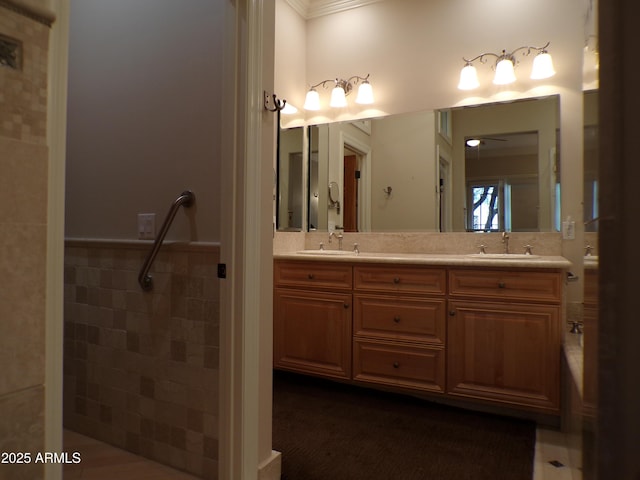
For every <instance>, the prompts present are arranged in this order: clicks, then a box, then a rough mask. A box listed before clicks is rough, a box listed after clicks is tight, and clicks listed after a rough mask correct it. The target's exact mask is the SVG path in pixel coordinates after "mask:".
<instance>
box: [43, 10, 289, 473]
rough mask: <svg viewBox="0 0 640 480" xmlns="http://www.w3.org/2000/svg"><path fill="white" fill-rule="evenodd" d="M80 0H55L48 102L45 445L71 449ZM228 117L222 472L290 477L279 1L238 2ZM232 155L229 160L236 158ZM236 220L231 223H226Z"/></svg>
mask: <svg viewBox="0 0 640 480" xmlns="http://www.w3.org/2000/svg"><path fill="white" fill-rule="evenodd" d="M70 2H71V0H51V3H50V8H51V10H52V11H53V13H54V14H55V16H56V21H55V22H54V24H53V26H52V29H51V36H50V50H49V72H48V75H49V78H48V86H49V99H48V102H49V103H48V111H49V115H48V125H47V127H48V145H49V164H50V170H49V180H48V182H49V183H48V228H47V265H46V268H47V300H46V302H47V305H46V311H47V318H46V322H47V330H46V353H45V358H46V372H45V382H46V389H45V439H44V441H45V444H44V446H45V450H46V451H54V452H61V451H63V450H62V449H63V445H62V428H63V427H62V401H63V400H62V399H63V396H62V386H63V375H62V362H63V343H62V341H63V298H64V292H63V272H64V201H65V158H66V125H67V115H66V110H67V85H68V74H67V65H68V51H69V13H70ZM228 5H229V6H228V9H227V12H226V15H227V20H226V22H225V24H226V25H227V27H228V28H227V31H226V32H225V64H224V68H225V72H226V73H225V79H224V93H225V94H224V95H221V96H220V98H221V108H222V109H223V111H224V114H225V115H226V117H227V118H229V119H231V121H229V122H226V123H225V127H224V128H225V131H224V132H223V136H222V138H223V145H222V148H221V152H220V155H221V156H222V159H223V161H222V162H221V172H220V175H221V189H222V199H223V203H224V205H221V207H220V212H221V217H220V220H221V225H222V228H221V257H220V258H221V259H220V261H221V263H226V264H227V279H226V280H221V288H220V304H221V308H220V324H221V326H220V382H219V392H220V401H219V404H220V410H219V416H220V430H219V472H218V473H219V478H234V479H237V480H255V479H258V478H260V479H261V480H263V479H264V480H270V479H278V478H280V463H279V462H280V456H279V454H278V453H277V452H274V451H272V450H271V396H272V382H271V370H272V368H271V365H272V335H273V333H272V330H273V328H272V302H273V298H272V275H271V272H272V268H273V267H272V254H273V247H272V236H271V232H272V215H271V210H272V206H271V203H270V202H268V201H266V200H265V199H267V198H269V199H270V198H271V191H272V183H273V169H272V168H273V167H272V160H273V158H274V157H273V155H274V154H275V139H274V130H273V128H274V125H275V123H274V116H273V115H272V114H271V113H269V112H267V111H266V110H264V109H263V106H262V104H263V103H262V102H263V90H272V89H273V68H274V61H273V52H274V45H273V42H264V39H268V38H273V36H274V35H273V31H274V29H275V3H274V2H273V1H271V0H239V1H237V2H228ZM226 159H228V160H226ZM225 226H228V228H225ZM45 478H46V479H47V480H61V479H62V465H60V464H46V465H45Z"/></svg>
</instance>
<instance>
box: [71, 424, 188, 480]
mask: <svg viewBox="0 0 640 480" xmlns="http://www.w3.org/2000/svg"><path fill="white" fill-rule="evenodd" d="M63 442H64V450H65V451H67V452H80V454H81V455H82V461H81V462H80V463H78V464H75V465H74V464H68V465H65V466H64V480H115V479H117V480H197V477H194V476H192V475H188V474H186V473H184V472H180V471H178V470H174V469H172V468H169V467H166V466H164V465H161V464H159V463H156V462H153V461H151V460H148V459H146V458H144V457H139V456H137V455H134V454H133V453H129V452H126V451H124V450H121V449H119V448H116V447H112V446H111V445H107V444H106V443H102V442H99V441H98V440H94V439H93V438H89V437H85V436H84V435H80V434H79V433H75V432H72V431H70V430H65V431H64V440H63Z"/></svg>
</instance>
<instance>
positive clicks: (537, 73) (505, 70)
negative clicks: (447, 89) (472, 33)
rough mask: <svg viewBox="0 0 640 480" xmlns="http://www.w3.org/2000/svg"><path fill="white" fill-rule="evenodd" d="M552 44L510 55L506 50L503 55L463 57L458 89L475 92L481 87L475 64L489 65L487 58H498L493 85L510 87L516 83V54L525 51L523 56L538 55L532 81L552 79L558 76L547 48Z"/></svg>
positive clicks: (490, 54) (534, 61)
mask: <svg viewBox="0 0 640 480" xmlns="http://www.w3.org/2000/svg"><path fill="white" fill-rule="evenodd" d="M549 44H550V42H547V43H546V45H544V46H542V47H518V48H516V49H515V50H513V51H512V52H510V53H508V52H507V51H506V50H502V53H500V54H497V53H491V52H488V53H482V54H480V55H478V56H477V57H474V58H472V59H471V60H467V59H466V58H464V57H462V60H464V62H465V65H464V67H463V68H462V70H461V71H460V83H458V88H459V89H460V90H473V89H474V88H478V87H479V86H480V82H479V81H478V72H477V71H476V67H475V66H474V65H473V62H475V61H478V62H480V63H487V58H486V57H496V63H495V66H494V70H495V72H496V73H495V76H494V77H493V83H494V84H495V85H508V84H510V83H513V82H515V81H516V74H515V71H514V68H515V66H516V65H517V64H518V61H517V60H516V53H517V52H519V51H521V50H524V52H523V53H522V54H523V56H529V55H531V52H532V51H537V52H538V53H537V55H536V56H535V57H534V59H533V66H532V67H531V79H533V80H542V79H544V78H549V77H552V76H554V75H555V74H556V71H555V70H554V68H553V61H552V59H551V55H549V52H547V47H548V46H549Z"/></svg>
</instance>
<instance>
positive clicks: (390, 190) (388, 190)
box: [382, 187, 393, 198]
mask: <svg viewBox="0 0 640 480" xmlns="http://www.w3.org/2000/svg"><path fill="white" fill-rule="evenodd" d="M382 191H383V192H384V194H385V195H386V196H387V198H389V197H390V196H391V192H392V191H393V188H391V187H387V188H383V189H382Z"/></svg>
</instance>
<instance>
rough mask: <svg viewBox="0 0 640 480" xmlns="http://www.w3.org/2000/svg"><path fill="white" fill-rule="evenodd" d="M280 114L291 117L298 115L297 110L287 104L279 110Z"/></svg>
mask: <svg viewBox="0 0 640 480" xmlns="http://www.w3.org/2000/svg"><path fill="white" fill-rule="evenodd" d="M280 113H282V114H283V115H293V114H294V113H298V109H297V108H296V107H294V106H293V105H291V104H290V103H289V102H287V103H286V104H285V105H284V108H283V109H282V110H280Z"/></svg>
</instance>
